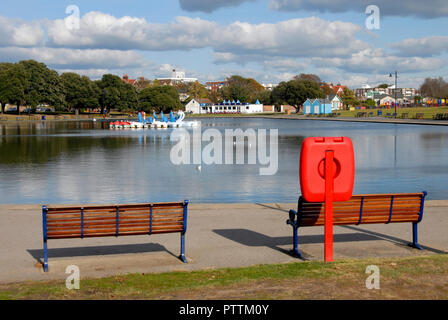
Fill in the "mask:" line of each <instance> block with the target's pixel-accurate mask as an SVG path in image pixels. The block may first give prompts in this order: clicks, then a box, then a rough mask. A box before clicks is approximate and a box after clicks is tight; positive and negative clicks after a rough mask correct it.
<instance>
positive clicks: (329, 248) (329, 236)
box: [324, 150, 334, 262]
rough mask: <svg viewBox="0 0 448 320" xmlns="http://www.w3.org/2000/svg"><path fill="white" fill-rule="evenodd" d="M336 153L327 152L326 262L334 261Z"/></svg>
mask: <svg viewBox="0 0 448 320" xmlns="http://www.w3.org/2000/svg"><path fill="white" fill-rule="evenodd" d="M333 193H334V151H333V150H328V151H325V249H324V252H325V253H324V254H325V262H332V261H333Z"/></svg>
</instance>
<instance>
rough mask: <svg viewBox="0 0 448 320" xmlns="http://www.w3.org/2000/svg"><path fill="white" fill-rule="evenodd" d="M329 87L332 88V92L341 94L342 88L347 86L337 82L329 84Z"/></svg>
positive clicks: (342, 92)
mask: <svg viewBox="0 0 448 320" xmlns="http://www.w3.org/2000/svg"><path fill="white" fill-rule="evenodd" d="M330 88H331V89H333V91H334V94H337V95H338V96H341V95H343V94H344V90H345V89H346V88H347V86H343V85H341V84H340V83H338V84H337V85H334V84H332V83H331V84H330Z"/></svg>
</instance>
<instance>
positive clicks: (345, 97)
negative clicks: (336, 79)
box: [341, 88, 361, 107]
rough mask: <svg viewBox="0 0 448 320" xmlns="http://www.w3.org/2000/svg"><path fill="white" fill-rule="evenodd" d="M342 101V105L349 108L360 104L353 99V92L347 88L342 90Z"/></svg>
mask: <svg viewBox="0 0 448 320" xmlns="http://www.w3.org/2000/svg"><path fill="white" fill-rule="evenodd" d="M341 99H342V101H343V102H344V105H345V106H347V107H349V106H358V105H359V104H360V103H361V102H360V101H359V100H358V99H357V98H356V97H355V93H354V92H353V90H350V89H349V88H345V89H344V93H343V94H342V96H341Z"/></svg>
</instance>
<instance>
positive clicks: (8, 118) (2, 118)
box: [0, 113, 448, 126]
mask: <svg viewBox="0 0 448 320" xmlns="http://www.w3.org/2000/svg"><path fill="white" fill-rule="evenodd" d="M136 118H137V117H136V116H135V117H134V116H132V115H128V116H125V115H112V116H110V117H107V118H104V117H103V116H101V115H99V114H98V115H96V114H80V115H66V114H62V115H27V114H23V115H10V114H5V115H1V114H0V124H2V123H10V122H15V123H17V122H18V123H25V122H45V121H94V120H97V121H98V120H100V121H114V120H118V119H120V120H122V119H129V120H132V119H134V120H135V119H136ZM187 118H196V119H201V118H202V119H209V118H264V119H284V120H319V121H342V122H362V123H389V124H415V125H439V126H448V120H432V119H402V118H392V117H388V118H385V117H381V116H372V117H364V118H356V117H354V116H350V115H342V116H338V117H328V116H305V115H299V114H289V115H288V114H284V113H259V114H191V115H187Z"/></svg>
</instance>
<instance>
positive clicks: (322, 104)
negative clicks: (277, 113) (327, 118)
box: [303, 99, 332, 114]
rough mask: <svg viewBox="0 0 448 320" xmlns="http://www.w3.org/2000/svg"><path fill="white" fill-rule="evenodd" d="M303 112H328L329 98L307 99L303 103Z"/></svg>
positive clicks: (330, 110) (330, 104)
mask: <svg viewBox="0 0 448 320" xmlns="http://www.w3.org/2000/svg"><path fill="white" fill-rule="evenodd" d="M303 113H304V114H330V113H332V103H331V101H330V100H329V99H307V100H306V101H305V102H304V104H303Z"/></svg>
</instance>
